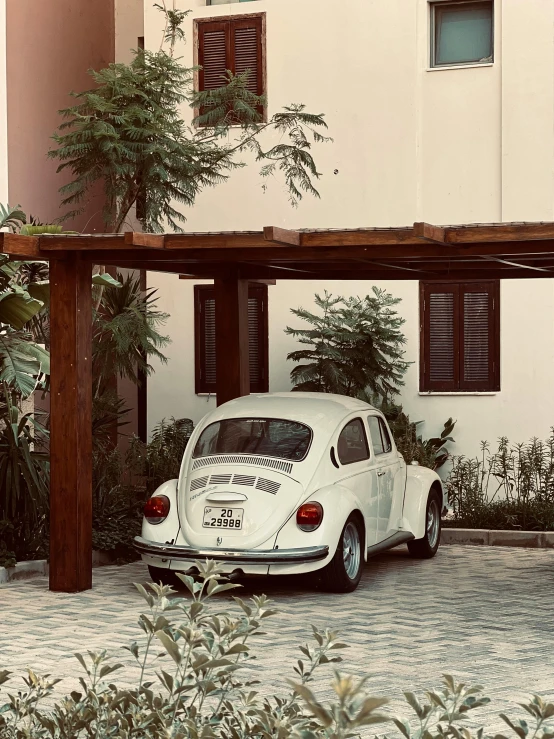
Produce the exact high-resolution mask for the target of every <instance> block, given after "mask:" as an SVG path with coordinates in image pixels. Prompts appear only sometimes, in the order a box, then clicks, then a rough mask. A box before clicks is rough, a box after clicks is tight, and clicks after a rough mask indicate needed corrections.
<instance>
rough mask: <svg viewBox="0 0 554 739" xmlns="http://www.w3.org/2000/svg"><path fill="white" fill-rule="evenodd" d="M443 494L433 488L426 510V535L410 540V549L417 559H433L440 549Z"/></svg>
mask: <svg viewBox="0 0 554 739" xmlns="http://www.w3.org/2000/svg"><path fill="white" fill-rule="evenodd" d="M441 508H442V501H441V496H440V494H439V493H438V491H437V490H431V492H430V493H429V497H428V499H427V508H426V510H425V536H424V537H423V538H422V539H413V540H412V541H409V542H408V551H409V552H410V554H411V555H412V557H417V559H431V558H432V557H434V556H435V554H436V553H437V551H438V548H439V544H440V541H441Z"/></svg>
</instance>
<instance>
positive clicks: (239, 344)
mask: <svg viewBox="0 0 554 739" xmlns="http://www.w3.org/2000/svg"><path fill="white" fill-rule="evenodd" d="M214 284H215V346H216V395H217V404H218V405H222V404H223V403H226V402H227V401H228V400H233V399H234V398H239V397H241V396H243V395H249V394H250V358H249V345H248V281H247V280H240V279H237V278H235V277H229V278H226V279H223V280H215V283H214Z"/></svg>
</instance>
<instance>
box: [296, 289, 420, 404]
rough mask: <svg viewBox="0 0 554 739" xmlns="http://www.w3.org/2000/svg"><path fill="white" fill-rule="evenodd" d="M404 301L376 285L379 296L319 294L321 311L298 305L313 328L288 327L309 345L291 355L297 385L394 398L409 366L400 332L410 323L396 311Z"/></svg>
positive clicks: (376, 398)
mask: <svg viewBox="0 0 554 739" xmlns="http://www.w3.org/2000/svg"><path fill="white" fill-rule="evenodd" d="M399 302H400V298H393V296H392V295H390V294H389V293H387V292H386V291H385V290H380V289H379V288H377V287H374V288H373V295H367V296H366V297H365V298H359V297H350V298H344V297H340V296H338V297H333V296H332V295H331V294H330V293H328V292H327V291H325V294H324V295H323V296H320V295H317V294H316V296H315V303H316V306H317V308H318V309H319V313H317V314H315V313H312V312H310V311H308V310H306V309H304V308H298V309H293V310H292V311H291V312H292V313H293V314H294V315H295V316H296V317H297V318H300V319H301V320H303V321H305V322H306V323H307V324H309V325H310V327H311V328H302V329H300V328H290V327H287V328H286V329H285V333H286V334H288V335H289V336H293V337H294V338H295V339H297V340H298V342H299V344H302V345H304V346H306V347H307V348H305V349H298V350H295V351H293V352H290V354H288V355H287V359H290V360H292V361H293V362H296V363H297V365H296V367H294V369H293V370H292V371H291V373H290V376H291V380H292V383H293V385H294V388H293V389H294V390H303V391H308V392H325V393H338V394H340V395H350V396H353V397H364V398H366V397H369V399H370V400H372V401H373V402H379V403H380V402H386V401H388V400H389V399H390V398H392V397H394V396H395V395H396V394H397V393H398V392H399V389H400V387H401V386H402V385H403V384H404V382H403V379H402V378H403V376H404V373H405V372H406V370H407V368H408V365H409V363H408V362H406V361H405V360H404V350H403V348H402V347H403V346H404V344H405V343H406V338H405V336H404V334H403V333H402V332H401V330H400V329H401V327H402V325H403V324H404V322H405V321H404V319H403V318H401V317H400V316H399V315H398V314H397V313H396V311H395V310H394V306H396V305H398V303H399Z"/></svg>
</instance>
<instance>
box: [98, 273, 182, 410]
mask: <svg viewBox="0 0 554 739" xmlns="http://www.w3.org/2000/svg"><path fill="white" fill-rule="evenodd" d="M104 277H106V275H104ZM156 292H157V291H156V290H149V291H147V292H146V293H143V292H142V290H141V287H140V279H139V278H138V277H135V276H133V275H132V274H131V275H128V276H127V277H123V276H122V275H121V274H120V273H118V275H117V282H116V284H115V285H108V286H106V287H104V290H103V294H102V301H101V306H100V309H99V310H98V311H97V313H96V315H95V317H94V324H93V339H92V341H93V344H92V346H93V349H92V357H93V373H94V395H95V397H98V396H99V395H100V394H101V393H102V392H103V391H105V389H106V385H107V383H109V381H110V380H111V378H113V377H114V376H116V375H121V376H122V377H127V378H129V379H130V380H132V381H133V382H134V383H138V382H139V377H140V375H141V374H142V375H149V374H151V372H152V365H151V364H150V363H149V361H148V360H149V358H150V357H156V359H158V360H159V361H161V362H166V361H167V360H166V357H165V356H164V355H163V354H162V353H161V351H160V350H161V349H162V348H163V347H164V346H166V345H167V344H169V341H170V339H169V337H167V336H162V334H160V333H159V329H160V327H161V326H163V324H164V323H165V322H166V320H167V318H168V315H167V313H162V312H161V311H159V310H157V308H156V303H157V300H158V299H157V297H155V296H156Z"/></svg>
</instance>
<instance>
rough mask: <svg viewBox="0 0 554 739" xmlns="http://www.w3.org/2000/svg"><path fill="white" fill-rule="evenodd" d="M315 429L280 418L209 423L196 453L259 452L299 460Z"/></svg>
mask: <svg viewBox="0 0 554 739" xmlns="http://www.w3.org/2000/svg"><path fill="white" fill-rule="evenodd" d="M311 440H312V431H311V429H310V428H308V426H304V424H302V423H296V422H295V421H284V420H281V419H278V418H232V419H228V420H225V421H217V422H216V423H212V424H210V425H209V426H207V427H206V428H205V429H204V431H202V433H201V434H200V438H199V439H198V441H197V442H196V446H195V447H194V452H193V455H192V456H193V457H195V458H196V457H210V456H212V455H214V454H256V455H260V456H264V457H277V458H278V459H288V460H290V461H291V462H300V461H301V460H302V459H304V457H305V456H306V454H307V453H308V449H309V447H310V442H311Z"/></svg>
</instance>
